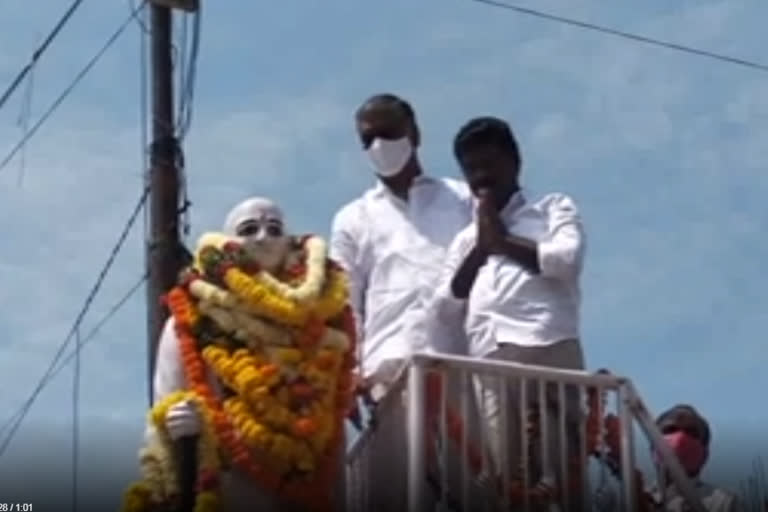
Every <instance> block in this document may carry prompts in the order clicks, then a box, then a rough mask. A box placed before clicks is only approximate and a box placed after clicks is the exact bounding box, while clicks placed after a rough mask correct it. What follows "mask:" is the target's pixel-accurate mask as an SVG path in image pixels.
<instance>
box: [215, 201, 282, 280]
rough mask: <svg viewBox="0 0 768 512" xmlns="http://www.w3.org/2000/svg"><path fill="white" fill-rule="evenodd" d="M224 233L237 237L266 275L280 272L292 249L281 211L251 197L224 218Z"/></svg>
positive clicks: (269, 202)
mask: <svg viewBox="0 0 768 512" xmlns="http://www.w3.org/2000/svg"><path fill="white" fill-rule="evenodd" d="M224 233H225V234H226V235H228V236H232V237H237V238H238V239H239V240H240V241H241V242H242V244H243V247H244V248H245V250H246V252H247V253H248V255H249V256H250V257H252V258H253V259H254V260H255V261H257V262H258V263H259V265H260V266H261V267H262V268H263V269H264V270H266V271H267V272H272V273H274V272H276V271H277V270H279V269H280V268H281V266H282V265H283V263H284V262H285V258H286V256H288V253H289V251H290V247H291V237H290V236H288V235H287V234H286V233H285V227H284V225H283V212H282V210H281V209H280V207H279V206H277V204H275V203H274V201H271V200H270V199H266V198H263V197H252V198H250V199H246V200H245V201H243V202H242V203H240V204H238V205H237V206H235V207H234V208H233V209H232V211H230V212H229V215H227V220H226V221H225V223H224Z"/></svg>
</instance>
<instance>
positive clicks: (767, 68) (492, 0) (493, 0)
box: [473, 0, 768, 72]
mask: <svg viewBox="0 0 768 512" xmlns="http://www.w3.org/2000/svg"><path fill="white" fill-rule="evenodd" d="M473 1H474V2H478V3H481V4H486V5H490V6H493V7H498V8H501V9H507V10H509V11H515V12H517V13H519V14H525V15H528V16H534V17H536V18H541V19H546V20H549V21H555V22H557V23H563V24H565V25H571V26H574V27H579V28H584V29H587V30H593V31H596V32H601V33H603V34H609V35H613V36H617V37H621V38H624V39H629V40H631V41H635V42H640V43H645V44H649V45H653V46H659V47H662V48H667V49H669V50H676V51H679V52H683V53H688V54H691V55H698V56H700V57H707V58H710V59H715V60H719V61H722V62H727V63H729V64H735V65H737V66H742V67H747V68H751V69H756V70H758V71H763V72H768V65H766V64H761V63H759V62H755V61H751V60H747V59H740V58H738V57H731V56H730V55H724V54H720V53H714V52H710V51H707V50H701V49H699V48H694V47H692V46H685V45H682V44H677V43H670V42H668V41H662V40H660V39H654V38H651V37H646V36H641V35H638V34H632V33H630V32H624V31H622V30H617V29H614V28H610V27H604V26H601V25H595V24H594V23H588V22H586V21H579V20H574V19H572V18H566V17H563V16H559V15H556V14H550V13H546V12H543V11H537V10H535V9H529V8H527V7H521V6H518V5H514V4H510V3H506V2H503V1H501V0H473Z"/></svg>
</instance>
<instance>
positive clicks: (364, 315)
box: [330, 94, 472, 510]
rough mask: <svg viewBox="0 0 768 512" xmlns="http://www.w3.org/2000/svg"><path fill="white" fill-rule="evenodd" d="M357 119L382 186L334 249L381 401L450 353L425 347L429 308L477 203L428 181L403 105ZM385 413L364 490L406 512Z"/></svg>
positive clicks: (365, 108) (343, 224) (370, 110)
mask: <svg viewBox="0 0 768 512" xmlns="http://www.w3.org/2000/svg"><path fill="white" fill-rule="evenodd" d="M355 120H356V126H357V132H358V135H359V137H360V142H361V144H362V146H363V149H364V150H365V151H366V153H367V154H368V157H369V158H370V160H371V163H372V164H373V171H374V173H375V176H376V178H377V183H376V185H375V186H374V187H373V188H372V189H369V190H368V191H366V192H365V193H364V194H363V195H362V197H359V198H358V199H356V200H354V201H352V202H351V203H349V204H347V205H346V206H344V207H343V208H342V209H341V210H340V211H339V212H338V213H337V214H336V216H335V218H334V220H333V226H332V230H331V249H330V250H331V257H332V258H333V259H334V260H335V261H337V262H339V263H340V264H341V265H342V266H343V267H344V268H345V270H346V271H347V273H348V275H349V279H350V295H351V296H350V302H351V304H352V307H353V309H354V311H355V314H356V317H357V325H358V331H359V339H360V340H361V343H360V347H361V351H362V354H361V355H360V356H361V357H360V359H361V365H362V374H363V377H364V382H365V385H366V387H367V388H369V389H371V394H372V398H373V399H374V400H379V399H381V398H382V396H383V395H384V394H385V392H386V389H387V388H388V387H389V386H390V385H391V384H393V381H394V380H395V379H396V378H397V376H398V374H399V372H400V370H401V369H402V368H403V365H404V363H405V362H406V360H407V358H408V357H409V355H410V354H411V353H412V352H413V351H414V350H423V349H427V350H429V349H433V350H438V351H444V350H448V348H447V347H440V346H436V345H434V344H433V342H434V340H427V339H426V338H425V336H424V319H425V307H426V305H427V303H428V302H429V299H430V297H431V295H432V289H433V284H434V283H435V282H436V281H437V278H438V276H439V271H440V267H441V264H442V259H443V256H444V254H445V251H446V248H447V247H448V246H449V244H450V242H451V240H452V239H453V237H454V236H455V235H456V234H457V233H458V232H459V231H460V230H461V229H463V228H464V227H465V226H466V225H468V224H469V222H470V221H471V216H472V202H471V194H470V192H469V189H468V187H467V186H466V185H465V184H464V183H463V182H459V181H456V180H452V179H447V178H432V177H429V176H426V175H425V174H424V172H423V170H422V166H421V163H420V162H419V158H418V154H417V149H418V147H419V144H420V141H421V137H420V133H419V128H418V126H417V124H416V116H415V115H414V111H413V109H412V108H411V106H410V105H409V104H408V103H407V102H405V101H404V100H402V99H400V98H398V97H396V96H393V95H390V94H381V95H377V96H373V97H371V98H370V99H368V100H367V101H366V102H365V103H363V105H362V106H361V107H360V108H359V109H358V111H357V114H356V119H355ZM388 406H389V404H388ZM380 412H381V415H382V416H383V415H386V417H380V423H381V424H382V428H381V429H379V431H378V433H377V436H376V440H375V445H376V446H371V448H370V450H371V451H373V452H374V454H373V456H374V457H376V458H377V460H374V461H372V462H371V464H370V467H371V468H372V469H371V471H372V474H371V475H370V476H369V478H368V481H369V482H371V483H372V484H374V483H377V484H376V485H373V487H374V489H373V492H374V496H375V497H374V498H373V499H374V501H373V503H374V505H375V506H376V510H402V509H403V508H404V507H405V504H404V501H403V500H404V496H405V488H404V485H405V479H404V478H403V479H396V478H395V475H403V471H402V468H403V467H404V466H403V464H404V462H405V459H404V455H403V454H404V453H405V435H404V434H405V408H404V406H403V404H402V402H399V403H397V404H396V405H394V406H393V408H392V409H389V408H388V409H387V410H381V411H380ZM393 454H400V455H403V457H397V456H393ZM379 455H380V457H381V458H380V459H379V457H378V456H379ZM401 480H402V481H401ZM379 486H381V492H378V491H377V489H378V488H379Z"/></svg>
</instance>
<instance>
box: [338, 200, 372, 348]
mask: <svg viewBox="0 0 768 512" xmlns="http://www.w3.org/2000/svg"><path fill="white" fill-rule="evenodd" d="M358 217H359V216H356V215H355V211H354V209H353V208H351V207H350V206H348V207H345V208H343V209H342V210H340V211H339V212H338V213H337V214H336V216H335V217H334V218H333V224H332V226H331V241H330V257H331V259H332V260H334V261H335V262H336V263H338V264H339V265H341V267H342V268H343V269H344V271H345V272H346V273H347V279H348V280H349V303H350V306H351V307H352V311H353V312H354V315H355V325H356V327H357V336H358V340H362V339H363V334H364V328H363V325H364V322H365V290H366V288H367V286H368V269H367V268H366V267H365V262H364V261H363V257H362V254H361V252H362V251H361V249H360V241H361V236H362V233H360V230H359V225H358V224H359V218H358Z"/></svg>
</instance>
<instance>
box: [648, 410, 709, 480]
mask: <svg viewBox="0 0 768 512" xmlns="http://www.w3.org/2000/svg"><path fill="white" fill-rule="evenodd" d="M656 425H657V426H658V427H659V430H661V433H662V435H663V436H664V439H665V440H666V441H667V444H668V445H669V447H670V448H672V452H673V453H674V454H675V455H677V458H678V459H679V460H680V463H681V465H682V466H683V468H684V469H685V470H686V472H687V473H688V476H691V477H696V476H698V475H699V473H700V472H701V470H702V468H703V467H704V464H706V462H707V458H708V457H709V443H710V440H711V433H710V430H709V423H707V420H705V419H704V418H703V417H702V416H701V415H700V414H699V412H698V411H697V410H696V409H694V408H693V407H692V406H690V405H685V404H681V405H676V406H674V407H672V408H671V409H669V410H667V411H665V412H663V413H661V414H660V415H659V417H658V418H657V419H656Z"/></svg>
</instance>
